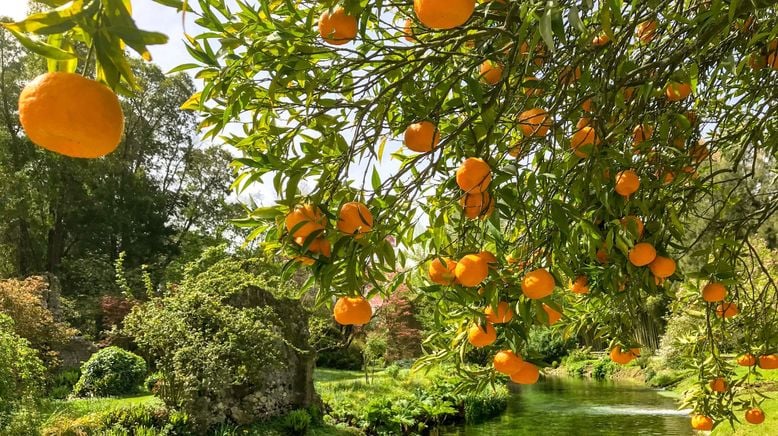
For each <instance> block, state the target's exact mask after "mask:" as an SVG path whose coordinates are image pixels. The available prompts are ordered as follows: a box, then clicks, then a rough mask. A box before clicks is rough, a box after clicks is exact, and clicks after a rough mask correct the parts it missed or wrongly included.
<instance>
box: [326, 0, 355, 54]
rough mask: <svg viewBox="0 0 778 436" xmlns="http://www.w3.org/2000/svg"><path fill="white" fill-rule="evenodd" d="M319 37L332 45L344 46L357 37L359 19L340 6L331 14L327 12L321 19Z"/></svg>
mask: <svg viewBox="0 0 778 436" xmlns="http://www.w3.org/2000/svg"><path fill="white" fill-rule="evenodd" d="M319 35H321V37H322V39H324V41H326V42H327V43H329V44H332V45H343V44H347V43H348V42H349V41H351V40H353V39H354V38H356V36H357V18H356V17H354V16H351V15H349V14H348V12H346V10H345V9H343V7H342V6H338V7H336V8H335V9H333V10H332V12H330V11H329V10H326V11H324V12H322V13H321V17H319Z"/></svg>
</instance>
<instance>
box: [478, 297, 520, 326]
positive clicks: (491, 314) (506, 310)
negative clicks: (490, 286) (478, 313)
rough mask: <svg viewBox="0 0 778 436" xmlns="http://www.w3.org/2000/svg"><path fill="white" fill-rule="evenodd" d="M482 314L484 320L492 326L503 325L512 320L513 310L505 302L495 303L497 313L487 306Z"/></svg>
mask: <svg viewBox="0 0 778 436" xmlns="http://www.w3.org/2000/svg"><path fill="white" fill-rule="evenodd" d="M484 314H486V320H487V321H489V322H490V323H492V324H505V323H507V322H510V321H511V320H512V319H513V309H511V305H510V304H509V303H508V302H507V301H500V302H499V303H497V313H495V311H494V308H493V307H492V306H491V305H489V306H487V307H486V309H484Z"/></svg>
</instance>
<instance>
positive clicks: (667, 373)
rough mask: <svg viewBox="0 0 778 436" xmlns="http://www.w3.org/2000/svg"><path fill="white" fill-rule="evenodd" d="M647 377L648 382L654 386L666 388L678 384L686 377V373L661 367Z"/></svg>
mask: <svg viewBox="0 0 778 436" xmlns="http://www.w3.org/2000/svg"><path fill="white" fill-rule="evenodd" d="M650 375H651V376H650V377H647V379H648V380H647V381H646V383H648V385H649V386H651V387H653V388H666V387H670V386H673V385H676V384H678V382H680V381H681V380H683V379H684V377H685V376H684V373H683V372H682V371H677V370H673V369H661V370H659V371H658V372H656V373H654V374H650Z"/></svg>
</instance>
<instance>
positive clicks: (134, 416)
mask: <svg viewBox="0 0 778 436" xmlns="http://www.w3.org/2000/svg"><path fill="white" fill-rule="evenodd" d="M189 433H190V429H189V418H188V417H187V416H186V415H185V414H182V413H179V412H175V411H170V410H169V409H168V408H166V407H165V406H164V405H162V404H159V403H154V402H148V403H142V404H133V405H124V406H116V407H113V408H110V409H107V410H103V411H97V412H91V413H85V414H83V415H80V416H75V417H68V418H53V419H51V422H50V423H49V424H48V425H47V426H46V428H44V430H43V435H44V436H68V435H78V434H100V435H117V436H118V435H129V436H145V435H155V436H163V435H185V434H189Z"/></svg>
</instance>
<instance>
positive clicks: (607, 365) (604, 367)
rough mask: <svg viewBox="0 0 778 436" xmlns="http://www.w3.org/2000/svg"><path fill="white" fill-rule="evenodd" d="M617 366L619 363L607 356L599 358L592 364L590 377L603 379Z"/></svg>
mask: <svg viewBox="0 0 778 436" xmlns="http://www.w3.org/2000/svg"><path fill="white" fill-rule="evenodd" d="M618 368H619V365H618V364H617V363H615V362H613V361H612V360H610V359H608V358H603V359H599V360H597V361H595V362H594V365H593V366H592V378H594V379H595V380H605V379H607V378H608V377H610V375H611V374H613V373H614V372H615V371H616V370H617V369H618Z"/></svg>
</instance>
